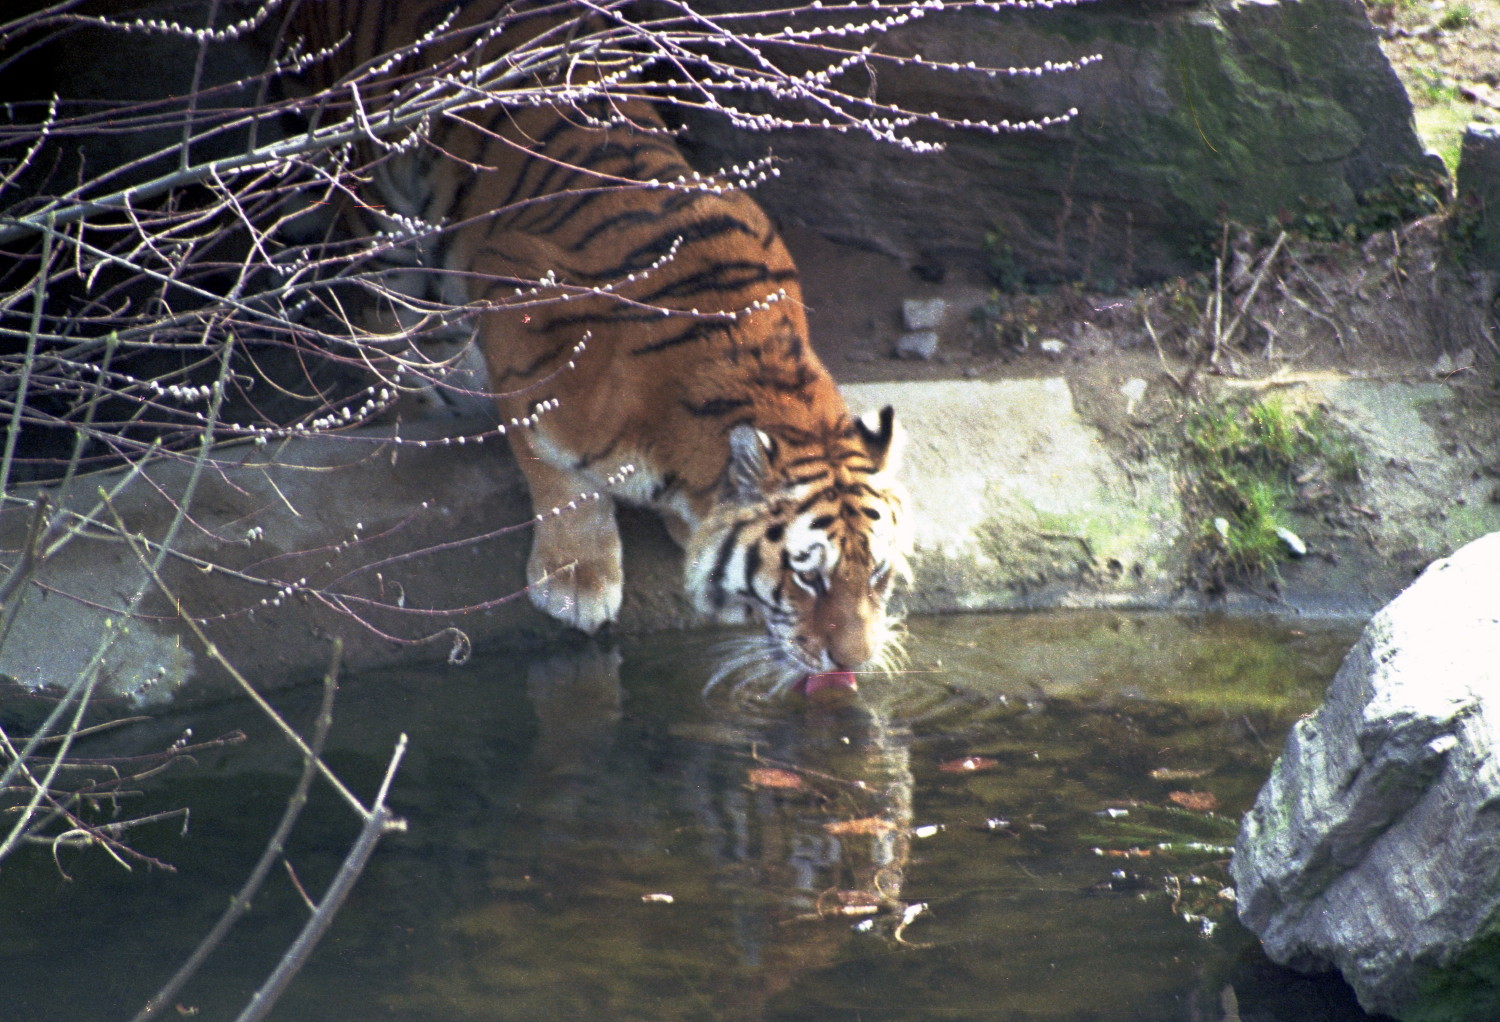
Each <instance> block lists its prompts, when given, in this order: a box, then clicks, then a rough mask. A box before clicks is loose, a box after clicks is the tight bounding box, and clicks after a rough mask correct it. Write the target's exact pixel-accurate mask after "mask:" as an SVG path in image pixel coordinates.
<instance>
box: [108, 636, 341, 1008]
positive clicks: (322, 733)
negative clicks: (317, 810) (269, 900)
mask: <svg viewBox="0 0 1500 1022" xmlns="http://www.w3.org/2000/svg"><path fill="white" fill-rule="evenodd" d="M343 654H344V644H343V642H342V640H339V639H335V640H334V643H333V656H332V658H331V659H330V662H329V664H328V671H327V672H326V673H325V674H324V675H323V702H322V705H321V706H320V707H319V708H318V717H317V720H316V722H315V723H314V725H313V735H312V740H311V741H310V742H309V743H308V748H309V749H311V750H312V752H313V755H314V756H319V755H322V752H323V743H324V741H325V740H326V739H327V738H328V729H329V727H330V726H331V725H332V724H333V697H334V693H335V692H337V691H338V675H339V667H340V663H341V661H342V660H343ZM315 763H316V760H315V759H313V758H312V757H304V758H303V761H302V776H301V777H299V778H298V779H297V786H296V787H295V788H294V789H292V794H291V797H289V798H288V799H287V803H286V809H285V811H284V812H282V814H281V821H280V822H279V823H277V825H276V829H275V830H273V831H272V832H271V837H270V839H269V840H267V841H266V847H265V849H264V850H263V851H262V852H261V855H260V859H259V860H258V861H257V862H256V863H255V868H254V869H252V870H251V871H250V875H249V876H248V877H246V878H245V882H244V883H243V884H242V885H241V886H240V889H239V891H237V892H236V893H235V895H234V897H232V898H230V899H229V907H228V908H226V909H225V910H224V914H223V915H222V916H220V917H219V921H218V922H217V923H215V924H214V927H213V929H211V930H209V931H208V934H207V935H206V936H205V937H204V938H203V939H202V940H201V941H199V942H198V946H197V947H196V948H194V949H193V953H192V954H191V955H190V956H189V957H188V959H187V961H185V962H183V963H182V965H181V967H180V968H178V970H177V971H176V972H175V973H174V974H173V975H172V978H171V979H169V980H167V982H166V983H165V984H163V985H162V988H161V989H160V990H158V991H157V992H156V993H155V994H154V995H153V996H152V997H151V998H150V1000H148V1001H147V1002H146V1005H145V1007H143V1008H142V1009H141V1010H140V1011H139V1012H138V1013H137V1014H136V1016H135V1018H134V1019H132V1022H149V1020H150V1019H154V1018H156V1017H157V1015H158V1014H159V1013H160V1012H161V1010H162V1008H164V1007H165V1006H166V1005H168V1004H170V1003H171V1002H172V1001H173V1000H174V999H175V998H176V997H177V994H178V992H179V991H181V989H182V988H183V986H184V985H185V984H186V983H187V981H188V980H190V979H191V978H192V977H193V976H194V975H196V974H197V972H198V970H199V969H200V968H202V966H203V963H204V962H206V961H207V960H208V957H209V955H211V954H213V953H214V951H216V950H217V949H218V947H219V945H220V944H221V943H223V941H224V938H225V937H226V936H228V934H229V931H230V930H231V929H232V928H233V927H234V924H235V923H237V922H239V920H240V917H241V916H243V915H244V914H245V913H246V912H248V911H249V910H250V904H251V902H252V901H254V900H255V896H256V895H257V894H258V893H259V892H260V888H261V885H262V884H263V883H265V880H266V877H267V876H268V875H269V874H270V872H271V867H272V866H273V865H274V864H275V862H276V860H277V859H279V858H280V857H281V854H282V851H283V850H284V849H285V848H286V839H287V836H288V835H290V834H291V832H292V827H293V826H294V825H295V824H296V822H297V817H298V816H300V815H301V814H302V810H303V808H304V807H305V806H306V805H307V792H308V789H309V788H310V787H311V786H312V780H313V777H314V776H315V775H316V773H317V768H316V766H315Z"/></svg>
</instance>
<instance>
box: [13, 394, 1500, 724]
mask: <svg viewBox="0 0 1500 1022" xmlns="http://www.w3.org/2000/svg"><path fill="white" fill-rule="evenodd" d="M1090 386H1092V385H1091V384H1089V383H1088V382H1086V380H1085V379H1083V378H1081V377H1080V378H1065V377H1063V376H1052V377H1043V378H1035V379H1017V380H1005V381H992V382H981V381H958V380H949V381H927V382H902V383H881V384H858V385H851V386H848V387H846V388H845V393H846V394H847V396H848V398H849V400H850V403H851V405H852V406H853V407H854V408H855V409H856V410H869V409H875V408H879V407H880V406H882V405H885V404H892V405H894V406H895V407H896V408H897V409H898V413H899V418H900V420H901V421H902V423H903V424H904V426H905V430H906V432H907V436H908V442H907V445H906V451H905V464H904V467H903V470H902V478H903V481H904V485H905V487H906V489H907V490H908V493H909V499H910V508H909V513H910V515H911V519H912V521H913V522H914V527H915V537H916V548H915V553H914V556H913V560H912V568H913V576H914V577H913V585H912V587H911V589H910V591H909V592H908V594H907V595H906V596H905V597H904V600H905V605H906V608H907V609H908V610H910V611H912V612H916V613H951V612H960V611H971V610H973V611H978V610H1019V609H1030V608H1048V607H1054V608H1055V607H1127V606H1128V607H1138V608H1163V609H1186V610H1201V609H1227V610H1240V611H1251V612H1261V613H1267V612H1269V613H1281V614H1319V615H1334V616H1352V617H1363V616H1368V615H1369V614H1371V613H1373V612H1374V611H1375V610H1376V609H1378V608H1379V607H1380V606H1381V605H1382V604H1384V603H1385V602H1386V601H1387V600H1389V599H1390V598H1391V597H1392V596H1394V595H1395V594H1396V593H1397V592H1399V591H1400V590H1401V588H1402V587H1403V586H1404V585H1405V584H1406V583H1407V582H1408V581H1410V579H1411V578H1412V576H1413V574H1414V572H1415V571H1416V570H1418V569H1420V568H1421V567H1423V566H1425V565H1426V564H1427V563H1428V562H1430V561H1431V560H1433V559H1434V558H1436V557H1439V556H1442V555H1445V554H1447V553H1449V552H1450V551H1451V550H1453V549H1454V548H1455V547H1457V546H1459V545H1461V544H1462V543H1464V542H1466V541H1467V540H1470V539H1473V538H1475V537H1476V536H1478V535H1481V534H1483V533H1486V532H1490V531H1500V505H1496V504H1494V503H1493V502H1492V501H1491V499H1490V497H1489V491H1487V489H1486V488H1487V487H1488V488H1489V489H1490V490H1493V485H1494V480H1493V479H1492V478H1491V477H1489V476H1486V475H1485V474H1484V472H1483V471H1482V470H1483V469H1484V467H1485V466H1486V465H1490V464H1494V463H1496V462H1497V461H1500V452H1495V451H1488V450H1484V449H1474V448H1472V447H1470V446H1468V445H1462V444H1461V445H1455V444H1454V443H1453V441H1452V440H1451V439H1450V438H1449V435H1448V433H1447V427H1446V426H1445V425H1444V423H1445V422H1451V421H1453V420H1455V419H1457V418H1461V416H1460V415H1459V412H1458V410H1457V409H1456V408H1455V405H1454V397H1453V392H1452V391H1451V390H1449V389H1448V388H1447V387H1445V386H1443V385H1441V384H1439V383H1420V384H1391V383H1375V382H1370V381H1363V380H1350V379H1342V378H1335V377H1319V378H1309V379H1308V380H1306V381H1303V382H1299V383H1297V384H1295V385H1289V386H1283V387H1282V388H1281V390H1282V393H1284V394H1285V395H1286V396H1287V400H1289V401H1296V402H1308V403H1315V404H1319V405H1322V406H1325V407H1326V409H1327V411H1328V415H1329V416H1330V417H1331V418H1332V419H1334V420H1335V421H1337V422H1339V423H1340V424H1341V425H1342V427H1343V428H1345V429H1347V430H1348V432H1349V434H1350V435H1351V436H1352V437H1353V439H1354V441H1355V443H1356V444H1357V445H1358V447H1359V448H1360V451H1361V457H1362V462H1361V463H1362V466H1363V467H1362V469H1361V474H1362V481H1361V482H1360V483H1359V484H1358V486H1357V487H1355V488H1353V489H1351V490H1350V492H1349V494H1348V495H1347V496H1348V497H1349V499H1350V500H1351V501H1352V502H1354V503H1356V504H1357V505H1358V506H1359V507H1360V508H1361V509H1362V513H1361V514H1360V515H1358V516H1357V517H1356V520H1355V522H1354V524H1353V525H1352V526H1351V525H1350V524H1348V523H1344V524H1340V523H1338V522H1332V523H1330V522H1328V521H1322V520H1318V519H1311V518H1309V519H1308V520H1306V521H1299V522H1298V523H1297V525H1296V528H1297V531H1298V532H1299V534H1301V535H1302V536H1303V538H1304V539H1305V540H1307V542H1308V545H1309V547H1310V548H1311V549H1310V553H1309V555H1308V556H1307V557H1304V558H1302V559H1300V560H1296V561H1288V562H1286V563H1285V564H1283V565H1282V566H1281V567H1280V569H1279V571H1278V575H1277V577H1275V578H1271V579H1266V580H1263V581H1262V582H1260V583H1256V584H1252V585H1249V586H1245V587H1242V588H1237V589H1233V590H1231V591H1230V592H1227V593H1217V594H1209V593H1206V592H1204V590H1203V587H1202V586H1201V585H1200V584H1199V583H1198V580H1196V579H1195V578H1194V577H1193V571H1194V567H1193V565H1194V544H1195V543H1197V542H1201V541H1202V537H1203V536H1204V534H1205V530H1206V523H1205V522H1203V521H1200V520H1198V518H1197V517H1196V514H1197V513H1196V512H1194V511H1193V510H1192V509H1191V508H1189V507H1187V506H1186V505H1185V504H1184V501H1183V499H1182V494H1183V492H1184V485H1183V477H1182V474H1181V473H1182V472H1183V468H1182V458H1181V452H1180V450H1179V449H1178V447H1177V446H1175V445H1174V444H1173V443H1172V442H1171V437H1172V434H1171V432H1170V429H1166V430H1165V431H1163V430H1160V429H1159V430H1158V431H1157V433H1156V434H1155V437H1156V438H1155V440H1154V441H1153V442H1152V444H1150V445H1145V446H1142V445H1134V449H1133V450H1129V451H1127V450H1126V449H1125V446H1124V444H1123V443H1122V440H1121V437H1120V435H1119V431H1118V429H1117V428H1116V427H1109V428H1105V427H1104V426H1102V425H1098V424H1096V420H1095V419H1093V418H1091V417H1089V416H1087V415H1085V414H1082V413H1081V412H1080V408H1088V409H1092V410H1093V411H1094V412H1095V413H1098V412H1100V411H1101V410H1104V409H1106V408H1107V406H1108V405H1109V403H1110V402H1114V403H1115V404H1120V405H1122V407H1123V403H1124V402H1125V401H1127V398H1126V397H1124V396H1122V395H1121V394H1120V393H1119V392H1118V390H1117V388H1116V385H1114V384H1110V385H1108V386H1105V387H1103V388H1099V387H1095V388H1094V390H1093V391H1091V392H1089V393H1083V392H1081V391H1080V390H1078V389H1077V388H1087V387H1090ZM1166 421H1170V416H1168V418H1167V420H1166ZM486 425H487V423H485V422H482V421H474V420H465V419H451V420H443V421H436V420H434V421H428V422H426V423H423V424H421V425H420V426H417V427H411V426H408V427H405V428H403V430H402V436H403V438H404V442H403V443H402V444H400V445H396V444H394V443H392V442H391V440H390V436H389V430H386V431H385V432H382V431H380V430H377V429H373V428H370V429H363V430H358V431H354V432H351V433H349V434H344V435H338V436H327V437H320V438H315V439H308V440H302V441H296V442H293V443H288V444H286V445H284V446H281V447H279V448H257V447H254V446H252V445H248V444H242V445H238V446H231V447H228V448H226V449H224V450H222V451H220V452H217V454H216V462H215V465H214V467H213V468H212V470H211V471H208V472H206V473H204V475H203V476H202V478H201V479H200V482H199V488H198V492H197V494H196V496H195V498H194V500H193V502H192V506H191V508H190V509H189V510H190V518H188V519H186V520H185V521H184V523H183V524H182V525H181V526H180V528H179V531H178V534H177V540H176V542H175V543H174V550H175V551H176V553H175V554H174V555H173V556H171V557H169V558H167V560H166V562H165V564H164V567H163V570H162V575H163V580H164V582H165V585H166V591H163V590H162V589H160V588H158V587H157V586H156V585H155V584H153V583H152V582H151V581H150V579H149V576H148V575H147V574H146V573H145V571H144V570H143V569H142V567H141V566H140V563H139V559H138V558H137V556H136V554H135V553H134V552H133V551H132V549H131V548H130V547H129V546H128V545H126V544H124V543H120V542H118V541H114V540H111V539H108V538H105V537H102V536H100V535H97V534H95V533H93V532H92V531H85V532H84V533H82V534H80V535H79V536H77V538H75V539H74V540H73V541H72V542H71V543H69V544H68V545H67V546H65V547H63V548H62V549H60V550H59V551H57V552H56V553H55V554H54V555H53V556H51V557H49V558H48V559H47V560H46V562H45V564H43V565H42V566H41V569H40V570H39V571H38V573H37V575H36V577H35V579H34V580H33V582H32V584H30V585H28V586H24V587H22V589H21V591H20V593H19V597H18V598H19V599H20V600H21V604H20V607H19V612H18V618H17V620H16V623H15V625H14V627H13V628H12V629H11V633H10V636H9V637H8V639H7V641H6V642H5V643H4V646H3V649H0V674H4V675H6V676H9V677H10V678H11V679H14V681H15V682H17V683H18V684H19V685H20V686H22V687H23V688H25V689H28V690H37V689H53V690H56V689H59V688H63V687H66V686H67V685H69V684H70V683H71V682H72V681H73V680H74V679H75V678H77V677H79V676H80V675H82V674H83V673H85V670H86V668H87V666H88V664H89V663H90V661H91V659H92V658H94V656H95V655H96V653H97V654H99V655H100V656H101V658H102V659H101V661H100V662H101V667H102V669H101V671H100V678H101V685H102V687H101V694H107V695H110V696H115V697H124V698H122V699H117V700H116V702H115V705H116V706H118V707H119V708H120V709H121V710H122V711H123V710H126V709H128V708H129V707H130V706H131V705H134V704H135V703H137V702H140V701H150V700H152V699H163V700H164V699H170V698H175V697H176V696H178V695H179V694H180V693H181V692H182V691H183V690H184V687H185V686H186V689H187V691H188V693H189V695H191V696H193V697H197V698H204V697H210V696H213V695H216V694H227V693H231V692H233V691H234V684H233V682H232V680H231V679H230V678H229V676H228V675H227V674H226V672H225V671H224V670H223V669H222V668H221V667H219V666H218V665H217V664H216V663H215V662H214V660H213V658H211V657H210V656H209V655H208V654H207V652H206V650H205V648H204V646H203V645H202V643H201V642H200V641H199V639H198V637H197V636H196V635H195V634H194V632H193V630H192V629H191V628H188V627H187V626H185V625H184V623H183V622H182V621H181V619H180V616H179V614H178V612H177V609H176V605H175V604H174V602H173V601H174V599H175V600H179V601H181V604H182V606H183V607H185V608H187V609H188V611H189V612H190V613H191V614H192V615H193V616H194V617H195V618H198V619H201V622H202V625H201V627H202V628H203V630H204V632H205V633H206V635H207V637H208V638H209V639H211V640H212V641H213V642H214V643H215V645H216V647H217V649H219V650H220V651H221V652H222V653H223V655H224V657H225V658H226V659H227V660H228V661H230V662H231V663H233V664H235V665H236V666H237V667H238V668H239V669H240V670H241V671H242V672H243V673H244V674H245V676H246V677H248V678H249V679H250V680H251V681H253V682H254V683H255V684H257V685H259V686H264V687H274V686H276V685H280V684H286V683H289V682H295V681H302V680H305V679H308V678H311V677H316V676H317V675H319V674H320V673H321V672H322V671H323V670H324V668H325V666H326V664H327V663H328V659H329V655H330V650H331V646H330V640H331V638H333V637H335V636H338V637H341V638H342V639H343V640H344V643H345V660H346V663H347V664H348V665H350V666H351V667H355V668H361V667H373V666H379V665H386V664H393V663H399V662H402V661H413V660H426V661H440V660H442V659H443V658H445V657H448V656H450V655H454V654H460V655H461V654H462V653H463V651H464V649H465V648H467V647H468V645H470V644H472V645H480V646H496V645H512V646H514V645H517V644H527V643H539V642H550V641H553V640H554V639H556V638H557V637H558V636H560V635H561V634H563V632H564V630H563V629H562V628H561V627H560V626H558V625H556V624H555V623H554V622H551V621H549V620H547V619H545V618H543V617H541V616H540V615H539V614H537V613H536V612H535V611H533V610H532V608H531V607H530V605H529V603H528V602H527V600H526V597H525V595H524V593H521V592H520V590H521V588H522V586H523V585H524V576H523V571H522V566H523V564H524V561H525V557H526V551H527V548H528V545H529V542H530V531H529V528H528V527H527V525H526V523H527V519H528V517H529V508H528V502H527V499H526V494H525V490H524V487H523V485H522V483H521V480H520V477H519V474H518V472H517V471H516V468H515V465H514V463H513V461H512V459H511V457H510V454H509V451H508V450H506V449H505V447H504V445H503V444H501V445H499V446H498V447H497V446H496V445H489V446H483V447H476V446H475V445H473V444H467V445H461V444H459V443H457V442H454V441H453V440H452V438H456V437H459V436H465V435H472V434H474V433H475V432H479V431H482V430H483V429H484V428H485V426H486ZM190 471H191V466H190V465H189V464H187V463H181V462H172V461H162V462H159V463H157V464H156V465H154V466H153V467H152V468H150V469H149V470H148V471H147V472H146V473H144V474H143V475H142V476H141V477H139V478H137V479H135V480H134V481H133V482H132V483H130V484H129V485H127V486H125V487H124V489H123V490H122V491H121V492H120V493H119V494H118V495H117V496H116V497H115V498H114V499H113V501H112V504H113V508H114V512H115V513H118V514H119V515H120V516H121V517H122V518H123V520H124V521H126V522H127V523H128V525H129V528H130V530H131V531H132V533H134V534H137V535H139V536H144V537H146V539H147V540H148V541H156V540H160V539H161V538H162V537H164V536H165V535H166V534H167V530H168V529H169V528H170V527H171V523H172V519H173V517H174V515H175V511H176V506H175V501H176V500H177V499H178V498H179V497H180V495H181V494H182V493H183V492H184V488H185V486H186V481H187V478H188V476H189V474H190ZM121 478H122V475H121V474H120V473H115V474H113V475H103V476H94V477H89V478H88V479H87V480H86V483H85V481H83V480H80V481H78V483H77V484H76V485H75V486H74V488H73V491H72V492H71V493H58V492H55V491H53V492H49V494H48V495H49V498H50V500H51V501H52V502H53V505H54V506H66V507H72V508H75V509H79V510H86V509H88V508H92V507H94V505H95V504H96V503H97V501H98V496H97V493H98V488H99V487H100V486H104V487H106V488H108V487H112V486H114V485H116V484H117V483H119V482H120V481H121ZM33 492H35V491H33ZM621 521H622V531H623V533H624V535H625V539H626V582H627V585H626V594H625V603H624V607H623V609H622V612H621V617H620V621H619V623H618V626H617V630H618V631H624V632H641V631H651V630H660V629H667V628H680V627H690V626H694V625H698V624H701V623H702V622H701V621H700V620H699V619H698V618H697V617H696V616H695V615H694V614H693V613H692V611H691V610H690V608H689V607H688V605H687V602H686V600H685V599H684V597H683V594H682V582H681V576H682V566H681V554H680V552H679V551H678V550H677V548H676V547H675V546H674V545H673V544H672V542H671V540H670V539H669V538H668V537H667V535H666V532H665V530H664V529H663V528H662V526H661V524H660V522H659V521H658V520H657V519H656V518H655V516H654V515H652V514H650V513H648V512H645V511H631V510H626V511H624V512H622V514H621ZM28 522H29V516H28V515H27V514H26V513H25V512H24V509H19V510H12V511H10V512H8V513H6V514H5V515H4V516H0V549H7V550H11V551H17V550H20V549H21V548H22V547H23V546H24V543H25V534H26V529H27V526H28ZM267 580H277V581H275V582H273V581H267ZM288 583H295V585H294V591H293V592H291V593H283V592H282V591H281V589H282V587H283V586H284V585H286V584H288ZM142 589H144V591H145V598H144V599H143V601H142V602H141V603H140V605H139V607H138V608H137V612H136V613H135V614H134V615H131V614H130V613H128V607H129V601H130V598H131V595H132V594H134V593H136V592H137V591H141V590H142ZM102 640H108V641H102Z"/></svg>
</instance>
